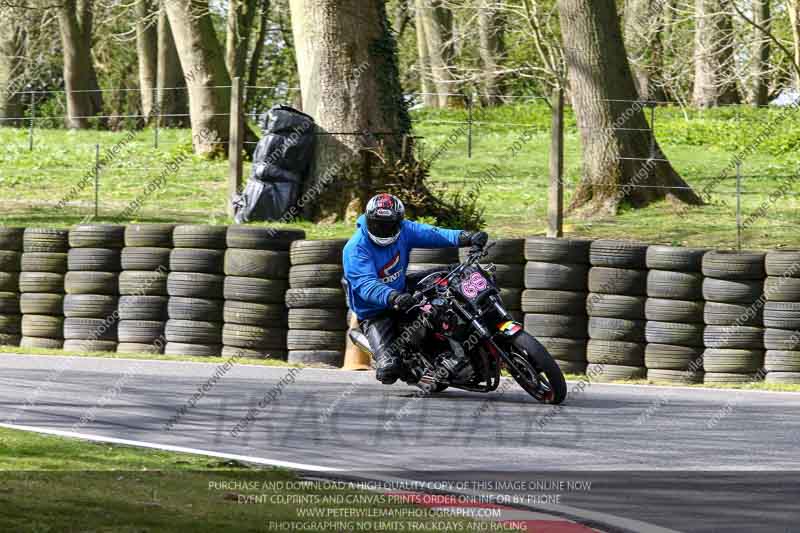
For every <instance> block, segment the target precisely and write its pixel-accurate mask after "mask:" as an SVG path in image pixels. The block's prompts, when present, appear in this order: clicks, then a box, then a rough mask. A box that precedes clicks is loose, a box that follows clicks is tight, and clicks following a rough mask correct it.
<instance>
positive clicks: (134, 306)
mask: <svg viewBox="0 0 800 533" xmlns="http://www.w3.org/2000/svg"><path fill="white" fill-rule="evenodd" d="M168 301H169V298H167V297H166V296H120V298H119V318H120V319H121V320H155V321H162V322H163V321H165V320H166V319H167V302H168Z"/></svg>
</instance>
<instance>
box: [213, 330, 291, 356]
mask: <svg viewBox="0 0 800 533" xmlns="http://www.w3.org/2000/svg"><path fill="white" fill-rule="evenodd" d="M222 344H224V345H225V346H234V347H236V348H247V349H251V350H286V330H285V329H274V328H265V327H259V326H245V325H243V324H225V326H224V327H223V328H222Z"/></svg>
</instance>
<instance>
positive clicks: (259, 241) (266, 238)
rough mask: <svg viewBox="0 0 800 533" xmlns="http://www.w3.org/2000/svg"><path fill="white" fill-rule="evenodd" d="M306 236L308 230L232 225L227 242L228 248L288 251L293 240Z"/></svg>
mask: <svg viewBox="0 0 800 533" xmlns="http://www.w3.org/2000/svg"><path fill="white" fill-rule="evenodd" d="M305 238H306V232H305V231H303V230H298V229H277V228H263V227H253V226H231V227H229V228H228V237H227V243H228V248H242V249H249V250H278V251H284V252H286V251H288V250H289V247H290V246H291V244H292V242H294V241H299V240H301V239H305Z"/></svg>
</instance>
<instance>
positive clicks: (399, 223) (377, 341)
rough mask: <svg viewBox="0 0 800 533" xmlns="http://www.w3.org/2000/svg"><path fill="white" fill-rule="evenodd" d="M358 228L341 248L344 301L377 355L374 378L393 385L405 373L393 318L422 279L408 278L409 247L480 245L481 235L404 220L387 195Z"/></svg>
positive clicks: (378, 197) (484, 237)
mask: <svg viewBox="0 0 800 533" xmlns="http://www.w3.org/2000/svg"><path fill="white" fill-rule="evenodd" d="M356 226H357V229H356V231H355V233H354V234H353V236H352V237H351V238H350V240H349V241H348V242H347V245H346V246H345V247H344V258H343V259H344V276H345V279H346V280H347V291H348V301H349V303H350V308H351V310H352V311H353V312H354V313H355V314H356V316H357V317H358V322H359V326H360V327H361V330H362V331H363V333H364V335H366V337H367V339H368V340H369V344H370V346H371V347H372V350H373V354H374V357H375V366H376V369H377V372H376V377H377V379H378V380H379V381H381V382H382V383H386V384H390V383H394V382H395V381H397V379H398V378H399V377H400V376H401V374H402V371H403V365H402V361H401V359H400V356H399V354H398V353H397V351H396V349H395V340H396V338H397V336H398V331H397V327H396V322H397V316H398V315H397V314H398V313H401V312H405V311H408V310H409V309H410V308H411V307H412V306H413V305H414V304H415V301H414V298H413V297H412V296H411V293H412V292H413V291H414V288H415V285H416V282H418V281H419V280H421V279H422V277H424V274H427V273H422V274H423V275H419V274H418V275H416V276H409V277H408V278H407V277H406V269H407V268H408V261H409V254H410V252H411V249H412V248H447V247H450V246H475V247H481V248H482V247H484V246H485V245H486V242H487V241H488V239H489V236H488V235H487V234H486V232H484V231H475V232H472V231H462V230H452V229H443V228H438V227H435V226H431V225H428V224H421V223H419V222H414V221H410V220H405V207H404V206H403V202H401V201H400V199H399V198H397V197H396V196H393V195H391V194H386V193H383V194H378V195H376V196H373V197H372V198H371V199H370V201H369V202H368V203H367V207H366V209H365V211H364V214H363V215H361V216H360V217H359V218H358V221H357V223H356Z"/></svg>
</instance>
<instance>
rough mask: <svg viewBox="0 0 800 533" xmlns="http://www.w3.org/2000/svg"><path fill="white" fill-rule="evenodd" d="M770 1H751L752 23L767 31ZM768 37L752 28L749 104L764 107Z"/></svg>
mask: <svg viewBox="0 0 800 533" xmlns="http://www.w3.org/2000/svg"><path fill="white" fill-rule="evenodd" d="M771 18H772V16H771V15H770V0H753V22H755V23H756V24H758V25H759V26H762V27H763V28H764V29H766V30H769V28H770V25H771ZM769 54H770V41H769V37H768V36H766V35H764V34H763V33H762V32H761V30H759V29H757V28H753V93H752V95H751V103H752V104H753V105H755V106H759V107H761V106H765V105H767V104H768V103H769V73H768V72H769Z"/></svg>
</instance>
